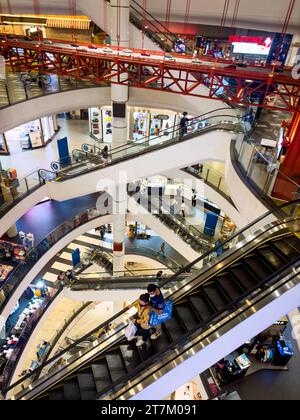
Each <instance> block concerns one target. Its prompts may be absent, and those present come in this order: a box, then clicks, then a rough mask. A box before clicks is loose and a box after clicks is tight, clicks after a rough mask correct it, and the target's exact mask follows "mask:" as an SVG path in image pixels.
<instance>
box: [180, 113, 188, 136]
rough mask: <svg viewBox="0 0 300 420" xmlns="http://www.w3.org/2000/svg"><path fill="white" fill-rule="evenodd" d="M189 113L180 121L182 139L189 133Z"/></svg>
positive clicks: (183, 115) (184, 114)
mask: <svg viewBox="0 0 300 420" xmlns="http://www.w3.org/2000/svg"><path fill="white" fill-rule="evenodd" d="M187 116H188V113H187V112H184V113H183V114H182V118H181V120H180V138H182V137H184V136H185V135H186V134H187V132H188V123H189V119H188V118H187Z"/></svg>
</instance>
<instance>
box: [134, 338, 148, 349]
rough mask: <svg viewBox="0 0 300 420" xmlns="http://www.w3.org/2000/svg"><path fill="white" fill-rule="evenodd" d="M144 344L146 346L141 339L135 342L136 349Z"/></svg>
mask: <svg viewBox="0 0 300 420" xmlns="http://www.w3.org/2000/svg"><path fill="white" fill-rule="evenodd" d="M144 344H146V343H145V341H144V340H143V339H142V338H140V339H139V341H137V343H136V345H137V347H142V346H143V345H144Z"/></svg>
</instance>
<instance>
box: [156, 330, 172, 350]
mask: <svg viewBox="0 0 300 420" xmlns="http://www.w3.org/2000/svg"><path fill="white" fill-rule="evenodd" d="M151 341H152V345H153V347H154V349H155V352H156V353H159V352H161V351H163V350H165V349H166V348H167V347H169V345H170V344H171V342H170V340H169V339H168V336H167V334H166V332H165V329H164V328H162V334H161V336H160V337H159V338H157V339H156V340H151Z"/></svg>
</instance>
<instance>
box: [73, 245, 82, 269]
mask: <svg viewBox="0 0 300 420" xmlns="http://www.w3.org/2000/svg"><path fill="white" fill-rule="evenodd" d="M72 262H73V267H77V265H79V264H80V249H79V248H77V249H75V250H74V251H73V252H72Z"/></svg>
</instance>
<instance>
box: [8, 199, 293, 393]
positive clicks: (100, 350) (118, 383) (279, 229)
mask: <svg viewBox="0 0 300 420" xmlns="http://www.w3.org/2000/svg"><path fill="white" fill-rule="evenodd" d="M261 226H264V227H263V228H262V227H261ZM226 245H230V246H231V247H230V249H229V250H228V251H226V252H224V253H223V254H222V255H221V257H217V256H216V255H214V254H215V253H216V249H214V250H213V251H211V252H210V253H207V254H206V255H204V256H202V257H201V258H199V260H197V261H198V262H199V261H201V260H203V259H205V260H210V262H209V264H207V265H205V266H204V268H203V269H202V270H201V271H198V272H197V273H195V274H191V276H189V277H188V278H187V279H186V280H185V281H183V282H182V283H181V284H178V285H176V286H174V287H173V288H172V289H171V290H170V291H169V292H167V293H166V294H165V296H166V297H167V298H171V299H172V300H173V302H174V312H173V317H172V319H171V320H170V321H168V322H167V323H165V324H163V326H162V327H163V328H162V336H161V337H160V338H159V339H158V340H156V341H152V340H149V341H148V342H147V344H146V345H144V346H143V347H141V348H138V347H136V345H135V343H134V342H133V343H132V342H131V343H130V344H129V343H128V342H127V341H126V339H125V338H124V329H125V328H126V325H127V324H128V317H129V316H130V315H131V316H132V315H133V313H134V311H133V305H130V306H129V307H128V308H126V309H125V310H124V311H122V312H121V313H119V314H117V315H116V316H115V317H113V318H112V319H111V320H109V321H107V323H105V324H103V325H102V326H100V327H99V328H103V327H107V325H110V330H109V331H106V333H105V334H104V335H103V336H102V337H101V338H100V339H99V340H98V341H94V342H93V345H92V346H90V347H89V348H87V349H86V350H85V351H84V352H81V353H78V354H77V355H74V354H73V356H72V357H71V358H70V359H68V358H67V357H66V354H67V353H68V351H71V350H72V348H74V347H75V346H76V345H78V344H79V343H75V344H74V345H73V346H71V347H70V348H69V349H66V350H65V351H64V353H61V354H58V355H57V356H55V358H54V359H52V360H49V361H48V362H47V364H45V365H42V366H41V367H39V368H38V372H40V379H39V380H38V381H36V382H33V383H32V382H30V375H29V376H27V377H25V378H23V379H22V380H20V381H18V382H17V383H16V384H14V385H12V386H10V387H9V388H8V389H7V390H6V392H8V391H9V393H10V394H9V395H14V397H13V399H24V400H25V399H42V400H77V399H78V400H92V399H128V398H132V397H134V396H135V395H136V394H137V393H139V392H142V390H143V389H145V388H146V387H147V386H152V385H153V384H154V385H155V384H157V386H159V381H160V379H161V378H163V375H165V374H166V373H168V374H169V375H171V374H172V373H174V375H177V376H176V377H177V379H178V372H177V369H178V370H179V369H184V367H185V363H186V362H188V361H189V359H190V358H192V357H195V355H198V354H201V351H202V350H204V349H205V348H206V346H208V344H210V345H211V344H212V343H216V344H217V343H218V340H220V339H222V337H223V335H227V334H226V333H227V332H230V331H231V330H234V328H235V327H236V326H238V325H239V324H240V323H241V322H243V321H244V320H248V319H249V318H250V320H253V322H254V323H255V322H256V321H255V318H254V317H253V314H259V312H260V310H262V309H265V308H266V307H268V305H269V304H270V302H273V301H276V300H277V299H281V298H282V296H283V297H284V295H285V294H286V293H287V292H289V293H290V291H291V290H293V288H294V287H295V288H297V290H298V285H300V200H298V201H296V202H292V203H289V204H286V205H284V206H281V207H280V208H277V209H276V210H273V211H271V212H269V213H268V214H266V215H265V216H262V217H261V218H259V219H258V220H257V221H255V222H254V223H252V224H250V225H249V226H247V227H246V228H245V229H244V230H243V231H241V232H239V233H237V234H236V235H235V236H233V237H232V238H230V239H229V240H227V241H226V242H225V243H223V244H222V245H220V246H219V247H222V248H224V247H225V246H226ZM219 247H218V248H219ZM195 263H196V262H195ZM195 263H192V264H190V266H188V267H185V269H184V271H186V270H187V269H191V268H192V267H193V266H194V265H195ZM182 273H183V271H179V273H178V274H177V275H175V276H173V278H171V279H168V280H166V284H167V283H168V282H169V281H174V278H176V277H177V276H180V275H181V274H182ZM298 297H299V295H297V299H298ZM278 306H279V309H278V311H282V312H283V313H281V315H280V314H279V313H277V314H274V316H275V317H276V316H278V317H279V316H283V315H286V313H288V312H285V310H288V309H287V308H283V307H282V306H281V305H278ZM275 320H276V318H275ZM117 321H118V323H117ZM255 328H256V329H257V334H258V333H259V332H261V331H259V328H260V325H257V322H256V323H255ZM94 333H95V331H93V332H91V333H89V334H87V335H86V336H85V337H83V339H82V340H86V339H87V338H88V337H89V336H90V335H91V334H94ZM241 344H242V343H241ZM232 346H233V348H232V350H233V349H235V348H237V347H238V346H236V343H232ZM219 350H220V351H222V349H219ZM221 354H222V353H220V358H221ZM63 356H64V362H63V364H62V365H61V366H60V367H57V362H58V361H59V360H62V358H63ZM215 357H217V356H215ZM218 360H219V359H216V360H215V362H217V361H218ZM53 363H56V368H55V369H52V368H51V366H53ZM209 366H211V364H210V365H209ZM209 366H205V365H203V366H201V367H199V366H198V369H199V371H200V370H201V369H203V370H205V369H206V368H208V367H209ZM175 372H176V373H175ZM41 373H42V374H41ZM193 373H194V375H195V374H197V373H200V372H198V371H194V372H193ZM180 380H181V376H180ZM182 380H183V381H184V380H185V379H184V378H182ZM183 383H184V382H183ZM29 384H30V386H28V385H29ZM22 385H23V386H24V385H25V386H27V388H26V389H24V390H22ZM171 386H172V385H171ZM20 391H21V392H20Z"/></svg>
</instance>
